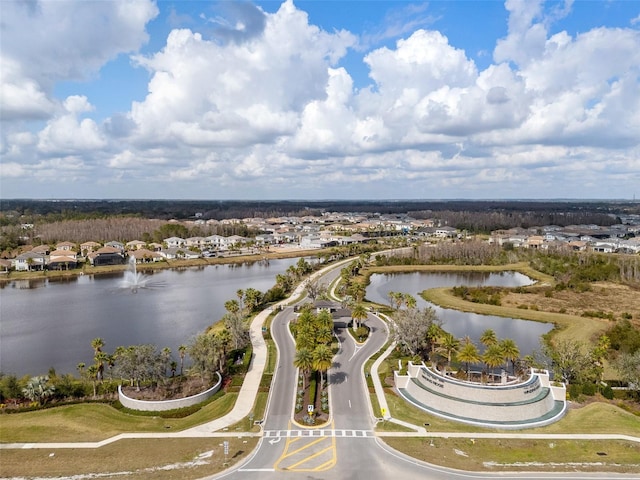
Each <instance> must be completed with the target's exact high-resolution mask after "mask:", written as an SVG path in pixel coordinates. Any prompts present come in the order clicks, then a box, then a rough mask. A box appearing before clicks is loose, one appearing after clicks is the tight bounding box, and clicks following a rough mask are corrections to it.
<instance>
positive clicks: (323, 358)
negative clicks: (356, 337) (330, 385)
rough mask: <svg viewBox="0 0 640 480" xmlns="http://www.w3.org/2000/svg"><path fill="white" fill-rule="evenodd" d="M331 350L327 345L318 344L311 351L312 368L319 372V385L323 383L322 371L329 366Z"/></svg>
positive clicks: (331, 356) (331, 359) (331, 358)
mask: <svg viewBox="0 0 640 480" xmlns="http://www.w3.org/2000/svg"><path fill="white" fill-rule="evenodd" d="M332 361H333V352H332V351H331V347H329V346H328V345H324V344H320V345H318V346H317V347H316V348H315V350H314V351H313V368H315V369H316V370H318V371H319V372H320V385H324V378H323V376H322V372H324V371H327V370H329V368H331V363H332Z"/></svg>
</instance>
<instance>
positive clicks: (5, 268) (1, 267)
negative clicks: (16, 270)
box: [0, 258, 11, 274]
mask: <svg viewBox="0 0 640 480" xmlns="http://www.w3.org/2000/svg"><path fill="white" fill-rule="evenodd" d="M9 270H11V260H5V259H4V258H0V274H2V273H9Z"/></svg>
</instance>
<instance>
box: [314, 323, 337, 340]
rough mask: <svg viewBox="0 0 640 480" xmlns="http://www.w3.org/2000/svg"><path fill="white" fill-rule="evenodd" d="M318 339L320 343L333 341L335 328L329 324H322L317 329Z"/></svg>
mask: <svg viewBox="0 0 640 480" xmlns="http://www.w3.org/2000/svg"><path fill="white" fill-rule="evenodd" d="M316 340H317V342H318V343H325V344H327V343H331V340H333V328H331V327H329V326H327V325H321V326H320V327H318V330H317V331H316Z"/></svg>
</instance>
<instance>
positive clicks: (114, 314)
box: [0, 258, 551, 376]
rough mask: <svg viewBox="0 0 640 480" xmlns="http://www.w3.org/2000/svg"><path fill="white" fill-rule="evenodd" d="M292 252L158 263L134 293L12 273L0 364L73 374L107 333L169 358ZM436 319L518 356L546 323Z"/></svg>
mask: <svg viewBox="0 0 640 480" xmlns="http://www.w3.org/2000/svg"><path fill="white" fill-rule="evenodd" d="M297 261H298V259H297V258H293V259H282V260H271V261H270V262H269V264H268V265H265V264H263V263H254V264H250V265H241V266H229V265H219V266H207V267H201V268H187V269H182V270H161V271H157V272H155V273H153V274H145V275H144V279H145V280H146V282H147V284H148V285H150V286H152V287H153V288H141V289H138V290H137V293H133V292H132V290H131V289H130V288H123V283H124V280H125V275H124V274H114V275H99V276H88V275H86V276H80V277H75V278H70V279H64V280H54V279H43V280H31V281H14V282H11V283H8V284H3V285H2V288H1V289H0V371H1V372H3V373H11V374H16V375H18V376H22V375H26V374H29V375H40V374H44V373H46V372H47V370H48V369H49V368H50V367H54V368H55V369H56V371H57V372H58V373H75V372H76V365H77V364H78V363H80V362H84V363H86V364H87V365H88V364H90V363H92V362H93V349H92V348H91V345H90V344H91V340H92V339H94V338H96V337H101V338H103V339H104V340H105V348H104V350H105V351H106V352H113V350H114V349H115V348H116V347H118V346H120V345H124V346H126V345H137V344H143V343H152V344H156V345H157V346H158V347H159V348H163V347H169V348H171V350H172V351H173V352H174V357H175V358H176V359H177V349H178V346H179V345H180V344H184V343H188V342H189V340H190V339H191V338H192V337H193V336H194V335H196V334H198V333H200V332H202V331H203V330H204V329H205V328H206V327H208V326H209V325H211V324H212V323H215V322H216V321H218V320H219V319H220V318H221V317H222V316H223V315H224V313H225V309H224V302H226V301H227V300H231V299H235V298H237V297H236V292H237V290H238V289H246V288H249V287H251V288H255V289H257V290H260V291H262V292H265V291H266V290H268V289H269V288H271V287H272V286H273V285H274V283H275V277H276V275H277V274H279V273H284V272H285V271H286V270H287V268H289V266H290V265H293V264H295V263H296V262H297ZM530 282H531V281H530V280H529V279H528V278H527V277H525V276H524V275H520V274H517V273H515V274H514V273H502V274H496V273H492V274H476V273H473V274H469V273H455V274H450V273H447V274H438V273H407V274H394V275H373V276H372V278H371V285H370V286H369V288H368V289H367V298H368V299H370V300H373V301H376V302H378V303H384V304H388V300H387V298H386V294H387V292H389V291H399V292H404V293H411V294H412V295H414V296H415V297H416V299H417V300H418V304H419V305H420V306H425V305H426V302H424V300H422V299H421V298H420V297H419V296H418V292H420V291H422V290H424V289H426V288H431V287H434V286H452V285H462V284H465V285H502V286H517V285H526V284H528V283H530ZM436 310H437V311H438V316H439V317H440V318H442V319H443V320H444V327H445V328H446V329H447V330H448V331H450V332H451V333H453V334H454V335H455V336H457V337H462V336H464V335H470V336H471V337H472V338H474V339H477V338H478V337H479V336H480V334H481V333H482V331H484V330H485V329H487V328H493V329H494V330H495V331H496V333H497V334H498V336H499V337H500V338H505V337H508V338H513V339H514V340H515V341H516V342H517V343H518V346H519V347H520V351H521V353H522V355H525V354H527V353H530V352H531V351H532V350H534V349H536V348H538V346H539V338H540V335H542V334H543V333H546V332H547V331H549V330H550V329H551V326H550V325H548V324H543V323H536V322H527V321H523V320H517V321H514V320H512V319H506V318H500V317H490V316H484V315H474V314H468V313H462V312H456V311H454V310H444V309H440V308H436Z"/></svg>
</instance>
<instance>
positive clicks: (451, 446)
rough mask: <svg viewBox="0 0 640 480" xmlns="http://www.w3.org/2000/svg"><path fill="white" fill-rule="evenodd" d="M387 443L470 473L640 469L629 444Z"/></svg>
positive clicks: (639, 454) (638, 449)
mask: <svg viewBox="0 0 640 480" xmlns="http://www.w3.org/2000/svg"><path fill="white" fill-rule="evenodd" d="M383 440H384V442H385V443H387V444H388V445H390V446H391V447H393V448H395V449H397V450H400V451H402V452H404V453H407V454H408V455H410V456H412V457H414V458H418V459H420V460H423V461H426V462H430V463H434V464H437V465H442V466H446V467H449V468H456V469H460V470H467V471H491V472H502V471H522V470H526V471H554V472H562V471H567V472H574V473H575V472H577V471H578V472H589V471H595V472H602V471H607V472H619V473H637V472H638V468H639V467H640V445H638V444H637V443H632V442H624V441H609V440H598V441H588V440H571V441H568V440H552V441H550V440H521V439H506V440H505V439H469V438H449V439H445V438H434V439H429V438H390V437H386V438H384V439H383ZM599 453H600V455H599ZM602 454H605V455H602Z"/></svg>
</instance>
